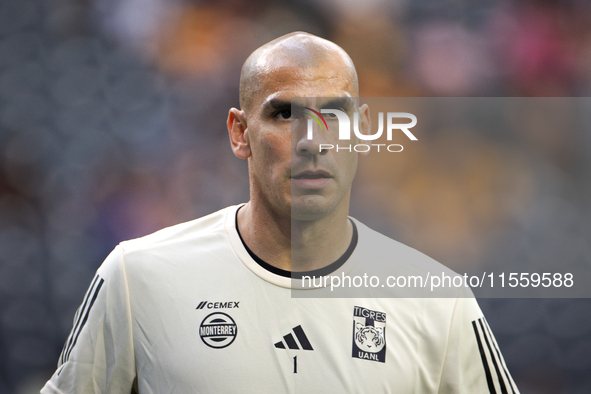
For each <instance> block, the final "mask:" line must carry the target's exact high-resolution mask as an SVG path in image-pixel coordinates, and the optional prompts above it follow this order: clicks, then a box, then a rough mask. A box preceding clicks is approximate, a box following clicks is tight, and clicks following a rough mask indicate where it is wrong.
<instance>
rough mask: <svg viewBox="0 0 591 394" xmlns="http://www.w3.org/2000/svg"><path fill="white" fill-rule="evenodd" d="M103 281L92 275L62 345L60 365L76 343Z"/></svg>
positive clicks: (66, 359)
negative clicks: (70, 328) (72, 324)
mask: <svg viewBox="0 0 591 394" xmlns="http://www.w3.org/2000/svg"><path fill="white" fill-rule="evenodd" d="M103 283H104V279H102V278H101V277H99V276H98V275H96V276H95V277H94V280H93V281H92V284H91V285H90V288H89V289H88V292H87V293H86V296H85V297H84V302H83V303H82V306H81V307H80V308H79V311H78V312H77V313H76V322H75V324H74V327H73V328H72V331H71V332H70V336H69V337H68V340H67V341H66V345H65V346H64V349H63V351H62V354H61V356H60V365H62V364H64V363H66V362H67V361H68V359H69V358H70V353H71V352H72V349H73V348H74V345H76V341H77V340H78V337H79V335H80V332H81V331H82V328H84V325H85V324H86V321H87V320H88V315H89V314H90V310H91V309H92V306H93V305H94V302H95V301H96V298H97V296H98V293H99V291H100V289H101V287H102V285H103Z"/></svg>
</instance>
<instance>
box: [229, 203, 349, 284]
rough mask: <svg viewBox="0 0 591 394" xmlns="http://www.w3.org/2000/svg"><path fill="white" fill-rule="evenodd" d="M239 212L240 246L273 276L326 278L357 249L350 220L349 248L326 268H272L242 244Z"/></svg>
mask: <svg viewBox="0 0 591 394" xmlns="http://www.w3.org/2000/svg"><path fill="white" fill-rule="evenodd" d="M239 210H240V208H238V210H236V219H235V221H236V232H237V233H238V237H240V241H241V242H242V245H244V248H245V249H246V251H247V252H248V254H249V255H250V257H252V259H253V260H254V261H256V263H257V264H258V265H260V266H261V267H263V268H264V269H266V270H267V271H269V272H271V273H273V274H275V275H280V276H284V277H286V278H294V279H302V276H310V277H320V276H326V275H328V274H330V273H331V272H334V271H336V270H337V269H339V268H340V267H341V266H342V265H343V264H345V262H346V261H347V260H348V259H349V257H351V255H352V254H353V251H354V250H355V247H357V241H358V240H359V235H358V233H357V226H356V225H355V222H354V221H352V220H351V219H349V220H351V224H352V225H353V236H352V237H351V243H350V244H349V247H348V248H347V250H346V251H345V253H344V254H343V255H342V256H341V257H339V258H338V259H337V261H335V262H334V263H331V264H329V265H327V266H326V267H322V268H318V269H315V270H311V271H300V272H292V271H287V270H282V269H280V268H277V267H274V266H272V265H271V264H269V263H267V262H265V261H264V260H263V259H261V258H260V257H259V256H257V255H256V254H254V253H253V251H252V250H250V248H249V247H248V246H247V245H246V242H244V239H242V235H241V234H240V230H239V229H238V211H239Z"/></svg>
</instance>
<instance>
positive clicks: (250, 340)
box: [41, 32, 517, 393]
mask: <svg viewBox="0 0 591 394" xmlns="http://www.w3.org/2000/svg"><path fill="white" fill-rule="evenodd" d="M357 95H358V86H357V75H356V72H355V68H354V66H353V62H352V61H351V59H350V58H349V56H348V55H347V54H346V53H345V52H344V51H343V50H342V49H341V48H340V47H338V46H337V45H335V44H334V43H331V42H329V41H326V40H324V39H321V38H319V37H316V36H313V35H310V34H307V33H300V32H297V33H292V34H288V35H286V36H283V37H280V38H278V39H276V40H274V41H271V42H270V43H268V44H266V45H264V46H262V47H261V48H259V49H257V50H256V51H255V52H253V54H252V55H251V56H250V57H249V58H248V59H247V60H246V62H245V64H244V67H243V69H242V74H241V81H240V106H241V109H237V108H232V109H230V111H229V114H228V119H227V126H228V131H229V136H230V142H231V146H232V149H233V151H234V154H235V155H236V156H237V157H239V158H242V159H245V160H247V162H248V170H249V179H250V200H249V201H248V202H247V203H246V204H241V205H237V206H232V207H228V208H225V209H223V210H221V211H218V212H216V213H213V214H211V215H208V216H206V217H203V218H200V219H196V220H194V221H191V222H188V223H183V224H179V225H176V226H173V227H170V228H167V229H164V230H161V231H159V232H157V233H155V234H152V235H149V236H147V237H144V238H141V239H136V240H132V241H127V242H123V243H121V244H120V245H119V246H117V248H116V249H115V250H114V251H113V252H112V253H111V254H110V255H109V256H108V257H107V259H106V260H105V262H104V263H103V265H102V266H101V267H100V268H99V270H98V271H97V275H96V277H95V278H94V280H93V282H92V284H91V286H90V289H89V290H88V292H87V294H86V297H85V299H84V301H83V303H82V305H81V307H80V308H79V310H78V312H77V313H76V316H75V319H74V328H73V329H72V332H71V334H70V336H69V337H68V339H67V340H66V343H65V346H64V349H63V352H62V355H61V356H60V360H59V364H58V369H57V371H56V373H55V374H54V375H53V377H52V378H51V380H50V381H48V382H47V384H46V385H45V387H44V388H43V389H42V391H41V392H42V393H87V392H94V393H98V392H100V393H129V392H131V391H135V392H139V393H169V392H175V393H295V392H301V393H364V392H372V393H385V392H395V393H486V392H491V393H495V392H499V393H500V392H503V393H513V392H517V388H516V387H515V383H514V382H513V380H512V379H511V376H510V375H509V373H508V372H507V369H506V365H505V363H504V361H503V358H502V356H501V354H500V352H499V349H498V347H497V344H496V342H495V340H494V337H493V336H492V333H491V331H490V328H489V327H488V325H487V323H486V321H485V320H484V318H483V316H482V313H481V312H480V309H479V308H478V305H477V304H476V302H475V301H474V299H473V298H471V297H469V296H465V295H464V296H463V295H461V294H457V295H455V296H453V297H448V298H443V299H434V298H404V297H401V296H400V294H399V295H398V296H397V297H396V296H394V297H393V298H380V299H377V298H371V297H364V298H359V297H358V298H338V299H337V298H326V297H323V296H322V294H323V293H322V291H323V290H326V288H325V287H323V286H319V288H306V286H304V283H303V282H304V279H303V278H306V277H320V278H321V277H327V276H330V275H348V276H362V275H363V274H364V272H367V271H366V270H367V269H371V268H372V267H374V266H375V265H376V264H378V263H379V262H384V261H388V262H389V263H392V264H391V265H389V267H390V269H394V270H396V272H397V273H398V274H401V273H404V274H408V275H421V274H424V273H425V272H427V271H439V272H441V270H447V269H446V268H445V267H443V266H440V265H439V264H438V263H437V262H434V261H433V260H431V259H429V258H428V257H426V256H424V255H423V254H421V253H419V252H417V251H415V250H413V249H410V248H408V247H406V246H404V245H402V244H400V243H397V242H395V241H393V240H391V239H388V238H386V237H384V236H382V235H380V234H378V233H376V232H374V231H372V230H370V229H369V228H367V227H366V226H364V225H363V224H362V223H360V222H358V221H356V220H355V219H353V218H350V217H349V216H348V212H349V198H350V192H351V183H352V181H353V178H354V176H355V171H356V167H357V154H356V153H350V152H334V151H333V150H321V149H320V148H319V147H320V144H323V143H330V142H335V143H336V141H334V138H336V136H335V135H334V133H332V134H331V133H327V132H326V130H324V131H322V129H321V128H314V135H313V138H310V139H309V138H308V136H307V133H306V132H305V123H304V121H305V119H304V118H303V117H302V116H301V114H300V113H299V110H301V109H302V108H307V109H308V110H313V111H319V110H321V109H323V108H338V109H340V110H342V111H343V112H345V113H348V114H352V113H353V112H358V113H359V118H360V125H361V129H362V132H368V130H369V109H368V108H367V106H361V107H359V106H358V105H356V103H357V100H355V97H356V96H357ZM292 98H297V99H294V102H295V103H296V104H295V105H294V106H292ZM292 109H293V111H292ZM294 111H295V112H294ZM296 112H297V113H296ZM392 256H395V259H394V260H392ZM445 272H448V273H449V274H450V275H453V273H452V272H451V271H445ZM298 295H306V297H303V298H299V297H298ZM292 296H293V297H292Z"/></svg>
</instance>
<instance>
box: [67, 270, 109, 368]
mask: <svg viewBox="0 0 591 394" xmlns="http://www.w3.org/2000/svg"><path fill="white" fill-rule="evenodd" d="M104 282H105V280H104V279H102V278H101V279H100V281H99V282H98V285H97V288H96V290H95V292H94V295H93V296H92V301H91V302H90V305H89V306H88V310H87V311H86V314H85V315H84V319H83V320H82V324H81V325H80V329H79V330H78V333H77V334H76V337H75V338H74V342H72V346H71V347H70V350H68V354H67V356H66V360H67V359H69V358H70V353H71V352H72V349H73V348H74V346H75V345H76V341H77V340H78V337H79V336H80V332H81V331H82V329H83V328H84V325H85V324H86V321H87V320H88V315H89V314H90V310H91V309H92V306H93V305H94V302H95V301H96V297H97V296H98V293H99V291H100V290H101V287H102V286H103V283H104Z"/></svg>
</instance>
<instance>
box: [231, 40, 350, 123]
mask: <svg viewBox="0 0 591 394" xmlns="http://www.w3.org/2000/svg"><path fill="white" fill-rule="evenodd" d="M331 60H332V61H336V62H342V63H343V64H344V65H345V68H344V69H343V70H339V71H341V72H342V71H345V72H346V73H347V75H345V77H347V78H349V79H350V81H351V84H352V86H351V88H352V89H353V90H354V94H353V96H354V97H356V96H358V95H359V87H358V81H357V72H356V70H355V66H354V64H353V61H352V60H351V58H350V57H349V55H348V54H347V53H346V52H345V51H344V50H343V49H342V48H341V47H339V46H338V45H336V44H335V43H333V42H331V41H328V40H325V39H323V38H320V37H317V36H314V35H312V34H309V33H304V32H293V33H289V34H286V35H284V36H281V37H279V38H276V39H274V40H273V41H270V42H268V43H266V44H265V45H263V46H261V47H260V48H258V49H257V50H255V51H254V52H253V53H252V54H251V55H250V56H249V57H248V59H246V61H245V62H244V65H243V66H242V72H241V73H240V107H241V109H242V110H244V111H248V110H249V109H250V107H251V104H252V98H253V97H255V96H256V95H257V94H258V93H259V89H260V88H261V83H262V82H263V80H264V78H265V77H266V76H267V75H268V72H269V71H270V70H272V69H273V68H274V67H281V66H285V65H289V64H291V65H293V66H296V67H299V68H302V69H306V68H314V67H319V66H320V65H322V64H323V63H325V62H327V61H331Z"/></svg>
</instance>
